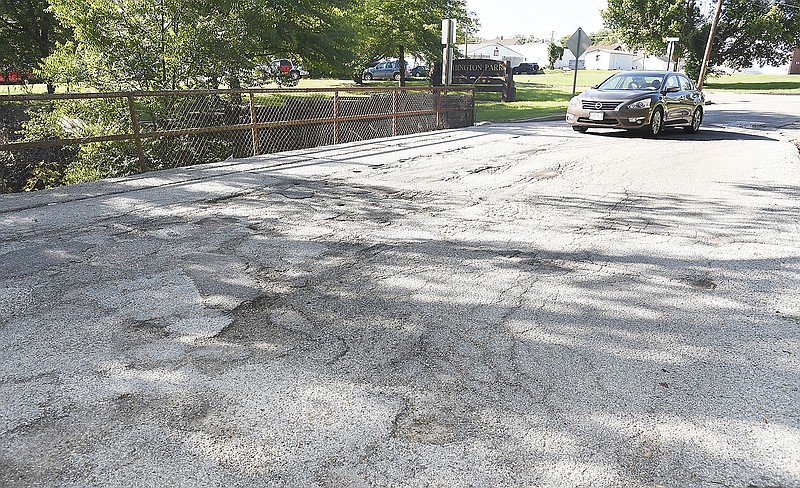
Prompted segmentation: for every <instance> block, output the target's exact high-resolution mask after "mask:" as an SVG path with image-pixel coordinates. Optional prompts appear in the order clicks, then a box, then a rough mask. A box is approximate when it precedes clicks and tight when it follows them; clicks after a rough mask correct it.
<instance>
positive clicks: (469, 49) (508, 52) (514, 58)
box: [461, 41, 525, 68]
mask: <svg viewBox="0 0 800 488" xmlns="http://www.w3.org/2000/svg"><path fill="white" fill-rule="evenodd" d="M506 42H507V43H508V42H509V41H506ZM509 46H514V47H515V48H516V47H517V46H516V45H515V43H514V44H510V43H509V44H508V45H506V43H503V42H501V41H492V42H485V43H480V44H467V45H466V46H461V48H465V51H466V52H464V51H462V52H461V54H462V55H463V54H465V55H466V56H465V57H467V58H472V59H494V60H497V61H509V62H511V67H512V68H513V67H515V66H519V64H520V63H522V62H523V61H525V56H524V55H523V54H521V53H519V52H517V51H516V50H514V49H512V48H511V47H509Z"/></svg>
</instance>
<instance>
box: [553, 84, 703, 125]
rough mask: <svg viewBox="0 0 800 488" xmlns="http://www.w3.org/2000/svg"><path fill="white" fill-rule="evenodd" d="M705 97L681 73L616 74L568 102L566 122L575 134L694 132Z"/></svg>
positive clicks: (700, 118)
mask: <svg viewBox="0 0 800 488" xmlns="http://www.w3.org/2000/svg"><path fill="white" fill-rule="evenodd" d="M704 104H705V97H704V96H703V92H701V91H700V90H698V89H697V87H696V86H695V84H694V83H692V81H691V80H690V79H689V78H687V77H686V75H684V74H682V73H674V72H670V71H626V72H622V73H617V74H615V75H613V76H611V77H610V78H608V79H607V80H605V81H604V82H602V83H600V84H599V85H597V86H595V87H592V89H590V90H588V91H585V92H583V93H581V94H580V95H578V96H576V97H574V98H573V99H572V100H570V102H569V108H567V122H569V123H570V124H572V128H573V129H574V130H576V131H578V132H586V131H587V130H588V129H589V128H592V127H602V128H611V129H628V130H633V129H640V130H644V131H646V132H647V133H648V134H649V135H651V136H657V135H658V134H660V133H661V131H662V130H664V128H665V127H681V128H683V130H685V131H686V132H688V133H694V132H697V131H698V130H699V129H700V124H701V123H702V122H703V110H704Z"/></svg>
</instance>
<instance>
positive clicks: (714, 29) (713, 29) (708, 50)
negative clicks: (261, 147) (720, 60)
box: [697, 0, 723, 90]
mask: <svg viewBox="0 0 800 488" xmlns="http://www.w3.org/2000/svg"><path fill="white" fill-rule="evenodd" d="M722 2H723V0H718V1H717V13H716V14H714V22H712V24H711V32H709V33H708V42H707V43H706V54H705V56H703V65H702V66H701V67H700V77H699V78H698V80H697V89H698V90H702V89H703V84H704V83H705V82H706V73H707V72H708V60H709V59H711V47H712V46H713V45H714V36H715V35H717V26H718V25H719V18H720V16H721V15H722Z"/></svg>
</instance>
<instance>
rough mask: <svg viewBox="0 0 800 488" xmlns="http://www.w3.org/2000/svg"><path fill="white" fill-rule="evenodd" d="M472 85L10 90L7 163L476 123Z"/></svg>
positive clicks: (210, 155) (172, 163)
mask: <svg viewBox="0 0 800 488" xmlns="http://www.w3.org/2000/svg"><path fill="white" fill-rule="evenodd" d="M474 95H475V90H474V88H472V87H386V88H368V87H364V88H361V87H353V88H318V89H301V88H292V89H275V88H272V89H270V88H248V89H228V90H183V91H151V92H143V91H139V92H108V93H71V94H51V95H4V96H0V172H2V171H3V168H4V167H5V168H6V173H8V172H9V171H8V168H9V167H13V168H16V169H17V170H19V171H21V173H25V171H26V170H28V172H32V171H35V167H37V165H38V166H42V165H48V164H49V165H50V166H52V167H54V168H56V171H61V172H63V171H67V169H68V167H69V166H70V165H71V164H73V165H74V164H77V163H75V162H76V161H79V162H81V164H84V165H86V164H89V165H90V166H91V165H99V166H102V165H103V164H104V161H103V158H105V159H106V160H109V159H110V160H114V161H117V160H124V161H125V162H126V163H125V164H123V165H122V166H123V167H124V168H126V169H124V170H123V171H116V172H115V171H112V170H109V171H106V173H108V174H103V175H101V177H104V176H120V175H121V174H120V173H122V174H131V173H135V172H145V171H148V170H150V169H161V168H168V167H176V166H187V165H191V164H197V163H204V162H211V161H215V160H217V161H218V160H222V159H226V158H228V157H246V156H255V155H259V154H266V153H271V152H278V151H285V150H291V149H302V148H307V147H315V146H322V145H330V144H339V143H344V142H352V141H358V140H366V139H372V138H377V137H386V136H395V135H404V134H411V133H416V132H425V131H431V130H438V129H445V128H455V127H464V126H469V125H472V124H473V123H474V108H475V96H474ZM134 161H135V164H132V163H134ZM126 165H127V166H126ZM95 170H97V168H92V171H95ZM98 171H100V173H103V171H102V170H98ZM0 176H3V175H2V174H0ZM3 178H4V180H5V179H6V178H5V177H3ZM17 179H19V177H18V178H17ZM4 186H5V187H6V188H8V187H9V184H8V183H7V182H4ZM17 186H19V185H17ZM6 191H8V190H6ZM11 191H15V189H14V188H12V190H11Z"/></svg>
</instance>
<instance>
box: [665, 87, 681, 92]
mask: <svg viewBox="0 0 800 488" xmlns="http://www.w3.org/2000/svg"><path fill="white" fill-rule="evenodd" d="M679 91H681V87H679V86H670V87H668V88H667V93H677V92H679Z"/></svg>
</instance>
